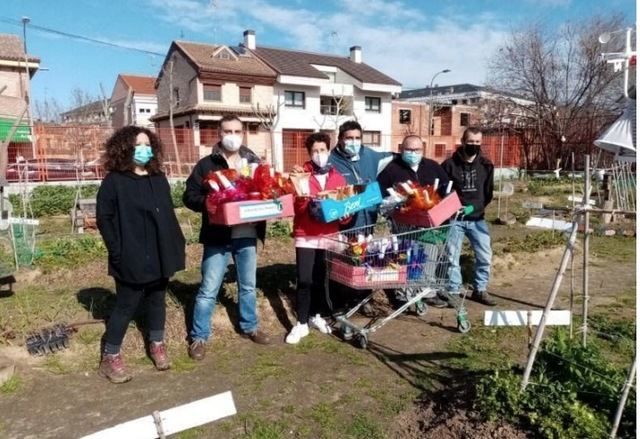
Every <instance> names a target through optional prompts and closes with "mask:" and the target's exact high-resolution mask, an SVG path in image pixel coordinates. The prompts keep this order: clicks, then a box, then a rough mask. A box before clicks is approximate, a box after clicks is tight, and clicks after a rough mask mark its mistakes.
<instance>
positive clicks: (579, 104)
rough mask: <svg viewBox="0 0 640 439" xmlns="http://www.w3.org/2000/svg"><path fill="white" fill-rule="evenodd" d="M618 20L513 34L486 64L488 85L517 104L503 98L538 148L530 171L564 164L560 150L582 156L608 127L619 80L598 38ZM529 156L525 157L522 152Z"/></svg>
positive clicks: (597, 19) (618, 23) (565, 154)
mask: <svg viewBox="0 0 640 439" xmlns="http://www.w3.org/2000/svg"><path fill="white" fill-rule="evenodd" d="M622 22H623V20H622V17H621V16H614V17H610V18H603V17H600V16H594V17H592V18H590V19H587V20H584V21H580V22H570V23H567V24H565V25H563V26H562V27H561V28H560V29H558V30H551V29H549V28H548V27H545V26H543V25H541V24H534V25H532V26H531V27H529V28H527V29H525V30H522V31H514V32H513V33H512V34H511V36H510V38H509V40H508V41H507V42H506V43H505V44H504V45H503V46H502V47H501V48H500V49H499V50H498V51H497V52H496V54H495V55H494V57H493V58H492V59H491V60H490V63H489V78H490V79H489V84H490V85H491V86H493V87H495V88H496V89H498V90H501V91H507V92H511V93H512V94H514V95H516V96H521V97H522V98H523V99H518V98H507V100H508V101H509V105H512V106H513V108H514V109H515V111H517V112H518V114H519V115H520V117H521V123H522V125H523V126H525V127H526V129H527V130H529V131H530V133H529V134H530V135H532V136H533V137H534V138H535V141H536V142H537V143H539V144H540V145H541V148H540V149H539V154H540V156H539V157H531V156H530V155H528V154H526V156H527V160H532V161H535V162H537V163H533V164H534V165H538V166H543V167H546V169H552V168H553V167H554V166H555V164H556V162H557V160H558V159H560V160H562V161H566V160H568V158H569V157H570V155H571V152H572V151H571V150H570V149H569V148H566V147H565V145H569V146H575V145H581V147H583V148H586V150H587V151H588V150H589V148H590V145H591V143H592V141H593V138H594V136H595V135H596V133H597V132H599V131H600V130H601V128H602V126H603V125H604V124H606V123H608V121H609V118H608V116H610V115H611V110H612V109H613V108H614V102H615V99H614V98H615V97H616V96H615V90H616V86H617V81H619V80H620V78H621V75H620V74H619V73H615V72H614V71H613V69H611V68H610V67H609V66H607V65H606V64H605V63H604V62H602V60H601V57H600V51H601V48H600V46H599V43H598V35H599V34H601V33H603V32H605V31H611V30H615V29H617V28H619V27H620V26H621V24H622ZM528 153H531V151H528Z"/></svg>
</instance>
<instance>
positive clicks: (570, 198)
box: [567, 195, 596, 206]
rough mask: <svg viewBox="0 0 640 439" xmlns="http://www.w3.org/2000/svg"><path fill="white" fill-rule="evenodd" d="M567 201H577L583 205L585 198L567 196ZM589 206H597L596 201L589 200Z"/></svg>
mask: <svg viewBox="0 0 640 439" xmlns="http://www.w3.org/2000/svg"><path fill="white" fill-rule="evenodd" d="M567 200H569V201H575V202H576V203H582V201H584V198H583V197H577V196H575V197H574V196H573V195H569V196H567ZM589 205H591V206H595V205H596V200H589Z"/></svg>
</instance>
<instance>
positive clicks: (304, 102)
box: [284, 90, 307, 109]
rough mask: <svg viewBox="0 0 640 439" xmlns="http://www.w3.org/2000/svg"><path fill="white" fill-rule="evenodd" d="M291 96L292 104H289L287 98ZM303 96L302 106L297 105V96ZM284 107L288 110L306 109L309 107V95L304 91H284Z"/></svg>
mask: <svg viewBox="0 0 640 439" xmlns="http://www.w3.org/2000/svg"><path fill="white" fill-rule="evenodd" d="M288 95H290V96H291V103H287V96H288ZM299 95H301V96H302V104H300V105H298V104H296V96H299ZM284 106H285V107H288V108H301V109H305V108H306V107H307V95H306V93H305V92H304V91H296V90H285V91H284Z"/></svg>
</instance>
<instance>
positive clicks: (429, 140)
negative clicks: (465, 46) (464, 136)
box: [424, 69, 451, 155]
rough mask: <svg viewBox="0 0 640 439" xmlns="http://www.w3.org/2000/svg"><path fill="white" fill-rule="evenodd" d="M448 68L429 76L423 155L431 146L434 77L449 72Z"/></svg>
mask: <svg viewBox="0 0 640 439" xmlns="http://www.w3.org/2000/svg"><path fill="white" fill-rule="evenodd" d="M450 71H451V70H450V69H444V70H440V71H439V72H437V73H436V74H435V75H433V77H432V78H431V82H430V83H429V124H428V126H427V130H428V131H427V145H426V146H425V151H424V153H425V155H427V149H428V148H430V147H431V129H432V124H433V81H435V79H436V77H437V76H438V75H439V74H441V73H449V72H450Z"/></svg>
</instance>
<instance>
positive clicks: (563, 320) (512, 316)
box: [484, 310, 571, 326]
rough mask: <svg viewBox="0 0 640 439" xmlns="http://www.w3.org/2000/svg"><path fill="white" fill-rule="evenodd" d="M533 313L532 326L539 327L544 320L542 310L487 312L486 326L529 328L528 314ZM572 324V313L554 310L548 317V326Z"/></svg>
mask: <svg viewBox="0 0 640 439" xmlns="http://www.w3.org/2000/svg"><path fill="white" fill-rule="evenodd" d="M529 312H530V313H531V325H532V326H538V325H539V324H540V320H541V319H542V310H531V311H527V310H522V311H493V310H492V311H485V312H484V325H485V326H527V325H528V320H527V313H529ZM570 322H571V312H570V311H566V310H552V311H549V315H547V322H546V325H549V326H551V325H555V326H565V325H568V324H569V323H570Z"/></svg>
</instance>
